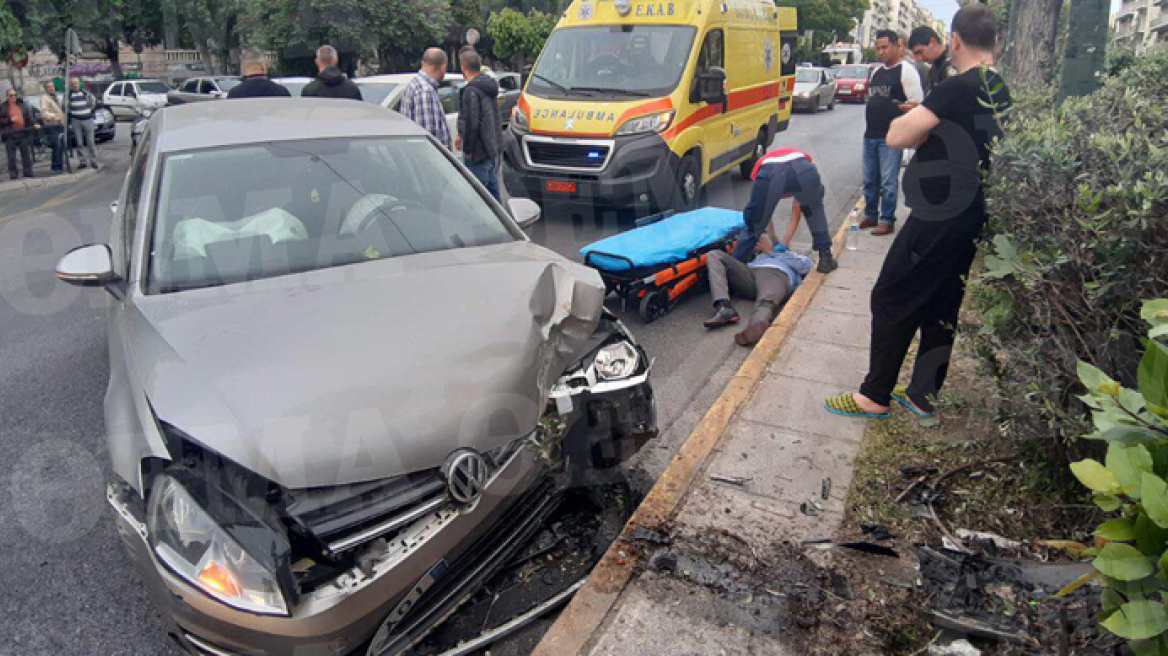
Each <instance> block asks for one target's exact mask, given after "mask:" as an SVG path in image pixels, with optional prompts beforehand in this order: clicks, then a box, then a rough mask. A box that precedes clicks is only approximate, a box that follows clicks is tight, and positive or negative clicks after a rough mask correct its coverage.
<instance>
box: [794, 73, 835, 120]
mask: <svg viewBox="0 0 1168 656" xmlns="http://www.w3.org/2000/svg"><path fill="white" fill-rule="evenodd" d="M794 98H795V104H794V106H793V107H792V109H794V110H796V111H802V112H817V111H819V109H820V108H822V107H826V108H828V109H835V80H834V78H832V76H831V75H830V74H828V72H827V70H826V69H823V68H818V67H811V66H801V67H799V68H797V69H795V92H794Z"/></svg>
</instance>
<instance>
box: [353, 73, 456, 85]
mask: <svg viewBox="0 0 1168 656" xmlns="http://www.w3.org/2000/svg"><path fill="white" fill-rule="evenodd" d="M415 75H417V73H387V74H384V75H367V76H365V77H355V78H353V81H354V82H356V83H357V84H378V83H381V84H384V83H387V82H388V83H392V84H406V83H407V82H409V81H410V80H412V79H414V76H415ZM446 79H447V80H461V79H463V77H462V74H461V73H447V74H446Z"/></svg>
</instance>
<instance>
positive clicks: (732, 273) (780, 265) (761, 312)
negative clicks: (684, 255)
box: [705, 234, 811, 346]
mask: <svg viewBox="0 0 1168 656" xmlns="http://www.w3.org/2000/svg"><path fill="white" fill-rule="evenodd" d="M739 243H740V244H741V243H742V242H741V241H740V242H739ZM755 243H756V244H757V245H756V247H755V248H756V249H757V250H758V257H756V258H754V260H753V261H751V263H750V264H743V263H742V262H741V261H740V260H738V259H737V258H735V257H732V256H731V255H730V254H729V253H727V252H725V251H711V252H710V254H709V256H708V258H707V260H706V268H707V270H708V271H709V274H710V295H711V296H713V297H714V308H715V313H714V316H713V317H710V319H709V320H707V321H706V323H705V325H706V328H721V327H722V326H728V325H730V324H732V323H738V312H737V311H736V310H735V309H734V306H733V305H731V304H730V294H731V293H733V294H734V295H735V296H739V297H741V298H747V299H753V300H754V302H755V303H754V310H753V311H752V312H751V314H750V321H749V323H747V325H746V328H744V329H743V330H742V332H740V333H738V334H737V335H735V336H734V341H735V342H738V343H739V344H741V345H742V346H750V345H752V344H754V343H755V342H757V341H758V340H759V339H762V334H763V333H765V332H766V329H767V328H769V327H770V325H771V321H773V320H774V318H775V313H776V312H778V310H779V306H780V305H782V304H783V301H785V300H787V297H788V296H790V295H791V292H793V291H795V289H796V288H797V287H798V286H799V284H800V283H802V282H803V276H805V275H807V274H808V273H809V272H810V271H811V260H810V259H809V258H807V257H804V256H802V255H799V254H798V253H792V252H791V251H788V250H787V247H786V246H784V245H783V244H775V243H774V242H772V241H771V238H770V236H769V235H765V234H764V235H760V236H759V237H758V238H757V239H756V241H755Z"/></svg>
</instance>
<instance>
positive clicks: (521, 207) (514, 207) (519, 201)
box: [507, 198, 541, 230]
mask: <svg viewBox="0 0 1168 656" xmlns="http://www.w3.org/2000/svg"><path fill="white" fill-rule="evenodd" d="M507 208H508V209H510V210H511V218H513V219H515V222H516V223H518V224H519V227H520V228H523V229H524V230H527V229H528V228H530V227H531V226H533V225H535V222H536V221H539V217H540V214H541V210H540V208H539V204H538V203H536V202H535V201H533V200H531V199H530V198H512V199H510V200H508V201H507Z"/></svg>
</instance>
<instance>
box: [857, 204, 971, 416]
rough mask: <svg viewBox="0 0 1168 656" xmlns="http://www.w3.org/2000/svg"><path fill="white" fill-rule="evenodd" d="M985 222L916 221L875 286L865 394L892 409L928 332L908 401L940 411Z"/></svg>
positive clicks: (901, 236)
mask: <svg viewBox="0 0 1168 656" xmlns="http://www.w3.org/2000/svg"><path fill="white" fill-rule="evenodd" d="M984 224H985V213H984V211H978V212H968V213H966V214H963V215H961V216H957V217H954V218H952V219H949V220H947V221H926V220H922V219H920V218H918V217H916V216H915V215H910V216H909V218H908V221H906V222H905V226H904V228H903V229H902V230H901V231H900V232H899V233H898V234H897V235H896V239H895V240H894V241H893V243H892V247H891V248H890V249H889V250H888V255H887V256H886V257H885V258H884V266H883V267H882V268H881V269H880V277H879V278H877V280H876V285H875V286H874V287H873V288H872V346H871V351H870V354H869V364H868V376H867V377H866V378H865V379H864V383H863V384H862V385H861V386H860V393H861V394H863V395H864V396H866V397H868V398H869V399H872V400H873V401H875V402H876V403H879V404H881V405H888V404H889V402H890V401H891V395H892V390H893V389H894V388H895V386H896V380H897V378H898V377H899V375H900V368H901V365H903V364H904V358H905V355H907V354H908V349H909V346H910V345H911V344H912V340H913V337H914V336H915V335H916V334H917V333H918V332H920V335H921V341H920V345H919V346H918V347H917V358H916V362H915V364H914V365H913V372H912V380H911V382H910V383H909V387H908V396H909V398H910V399H912V401H913V403H915V404H916V405H917V407H919V408H920V409H922V410H925V411H931V410H932V409H933V401H934V400H935V398H936V395H937V394H938V393H939V392H940V390H941V386H942V385H944V383H945V376H946V374H947V373H948V371H949V356H950V354H951V352H952V350H953V339H954V335H955V329H956V326H957V314H958V311H959V310H960V309H961V301H962V299H963V298H964V296H965V279H966V276H968V275H969V268H970V265H972V264H973V258H974V255H975V254H976V253H977V241H976V240H977V236H978V234H979V233H980V232H981V228H982V226H983V225H984Z"/></svg>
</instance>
